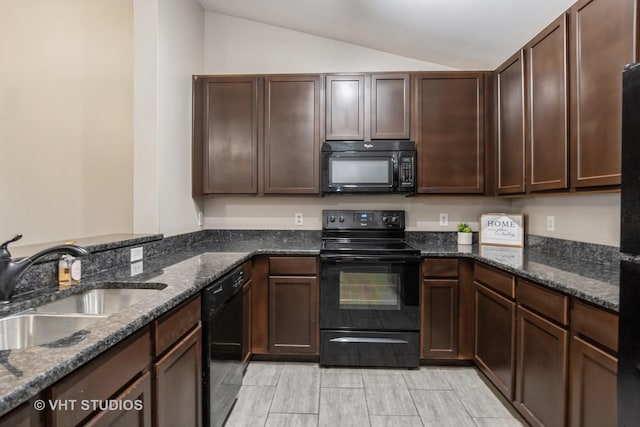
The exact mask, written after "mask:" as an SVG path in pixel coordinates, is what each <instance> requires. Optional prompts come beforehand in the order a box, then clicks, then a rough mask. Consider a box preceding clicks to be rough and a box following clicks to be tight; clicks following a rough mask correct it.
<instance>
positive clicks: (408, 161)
mask: <svg viewBox="0 0 640 427" xmlns="http://www.w3.org/2000/svg"><path fill="white" fill-rule="evenodd" d="M413 160H414V157H413V156H402V157H400V166H399V168H400V170H399V171H398V172H399V181H400V187H413V186H414V177H415V171H414V164H415V162H414V161H413Z"/></svg>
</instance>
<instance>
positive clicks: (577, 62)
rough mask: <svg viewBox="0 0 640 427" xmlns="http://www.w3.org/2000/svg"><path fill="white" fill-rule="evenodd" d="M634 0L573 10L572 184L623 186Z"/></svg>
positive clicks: (587, 2) (584, 1) (589, 0)
mask: <svg viewBox="0 0 640 427" xmlns="http://www.w3.org/2000/svg"><path fill="white" fill-rule="evenodd" d="M635 3H636V2H635V1H634V0H580V1H578V2H577V3H576V4H574V5H573V6H572V7H571V10H570V12H571V22H570V28H571V39H570V62H569V63H570V69H571V179H572V181H571V185H572V186H573V187H592V186H601V185H618V184H620V159H621V156H620V152H621V143H620V139H621V134H622V130H621V118H622V70H623V68H624V65H625V64H628V63H631V62H635V58H636V54H635V31H634V29H635V23H636V22H637V18H636V16H637V15H636V11H635Z"/></svg>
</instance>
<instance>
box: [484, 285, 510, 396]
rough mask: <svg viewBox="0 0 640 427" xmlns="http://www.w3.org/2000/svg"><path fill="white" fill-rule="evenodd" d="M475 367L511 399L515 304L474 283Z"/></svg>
mask: <svg viewBox="0 0 640 427" xmlns="http://www.w3.org/2000/svg"><path fill="white" fill-rule="evenodd" d="M474 303H475V307H474V309H475V351H474V359H475V361H476V364H477V365H478V367H479V368H480V369H482V371H483V372H485V373H486V374H487V376H488V377H489V379H490V380H491V382H492V383H493V384H494V385H495V386H496V387H497V388H498V390H500V392H501V393H502V394H504V395H505V396H506V397H507V398H508V399H511V400H512V399H513V377H514V362H515V357H514V356H515V355H514V348H515V346H514V339H515V337H514V335H515V326H516V310H515V303H514V302H513V301H510V300H508V299H507V298H505V297H503V296H501V295H499V294H497V293H495V292H493V291H491V290H489V289H488V288H485V287H484V286H482V285H480V284H478V283H474Z"/></svg>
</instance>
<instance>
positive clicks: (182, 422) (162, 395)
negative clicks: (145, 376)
mask: <svg viewBox="0 0 640 427" xmlns="http://www.w3.org/2000/svg"><path fill="white" fill-rule="evenodd" d="M153 371H154V375H155V378H156V386H155V415H154V418H155V421H156V422H155V423H154V424H155V425H156V426H159V427H162V426H169V427H170V426H201V425H202V326H200V325H198V326H197V327H196V328H195V329H193V331H191V332H190V333H189V334H188V335H187V336H186V337H184V338H183V339H182V340H181V341H180V342H179V343H178V344H176V345H175V346H174V347H173V348H171V349H170V350H169V351H168V352H167V353H166V354H165V355H164V356H163V357H162V358H161V359H160V360H158V361H157V362H156V363H155V364H154V365H153Z"/></svg>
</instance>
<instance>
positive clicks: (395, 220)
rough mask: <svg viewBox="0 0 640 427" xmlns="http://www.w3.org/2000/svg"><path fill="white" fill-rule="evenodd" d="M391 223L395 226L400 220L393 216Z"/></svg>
mask: <svg viewBox="0 0 640 427" xmlns="http://www.w3.org/2000/svg"><path fill="white" fill-rule="evenodd" d="M391 222H392V223H393V224H397V223H398V222H400V218H399V217H397V216H395V215H394V216H393V217H392V218H391Z"/></svg>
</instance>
